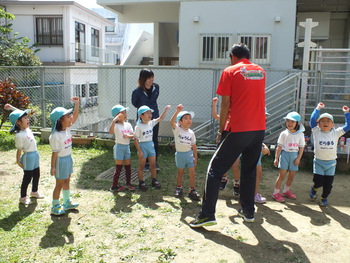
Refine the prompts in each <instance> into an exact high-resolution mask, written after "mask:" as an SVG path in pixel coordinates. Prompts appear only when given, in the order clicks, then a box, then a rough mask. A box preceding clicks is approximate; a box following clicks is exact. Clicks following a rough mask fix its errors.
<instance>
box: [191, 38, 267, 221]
mask: <svg viewBox="0 0 350 263" xmlns="http://www.w3.org/2000/svg"><path fill="white" fill-rule="evenodd" d="M249 58H250V51H249V49H248V47H247V46H246V45H244V44H235V45H233V46H232V48H231V51H230V59H231V66H229V67H227V68H226V69H225V70H224V71H223V72H222V75H221V78H220V82H219V85H218V88H217V91H216V93H217V94H218V95H220V96H221V97H222V102H221V107H220V126H219V131H218V136H220V137H221V136H222V139H221V143H220V145H219V147H218V148H217V150H216V152H215V153H214V155H213V157H212V159H211V161H210V163H209V167H208V174H207V178H206V185H205V190H204V195H203V203H202V209H201V211H200V213H199V214H198V216H197V218H196V219H195V220H193V221H192V222H191V223H190V226H191V227H202V226H210V225H215V224H216V219H215V208H216V203H217V199H218V194H219V187H220V182H221V178H222V176H223V175H224V174H225V173H226V172H227V171H228V170H229V169H230V168H231V166H232V164H233V163H234V161H235V160H236V159H237V158H238V157H239V155H240V154H242V155H241V185H240V203H241V206H242V209H239V211H238V214H239V216H241V217H243V219H244V220H245V221H246V222H254V192H255V182H256V164H257V162H258V159H259V156H260V152H261V145H262V142H263V139H264V136H265V128H266V117H265V86H266V84H265V79H266V75H265V71H264V70H263V69H262V68H261V67H260V66H258V65H256V64H253V63H251V62H250V61H249Z"/></svg>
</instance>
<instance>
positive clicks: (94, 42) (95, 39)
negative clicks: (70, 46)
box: [91, 28, 100, 57]
mask: <svg viewBox="0 0 350 263" xmlns="http://www.w3.org/2000/svg"><path fill="white" fill-rule="evenodd" d="M99 47H100V31H99V30H97V29H95V28H91V55H92V56H93V57H98V55H99V51H98V48H99Z"/></svg>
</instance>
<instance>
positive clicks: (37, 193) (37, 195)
mask: <svg viewBox="0 0 350 263" xmlns="http://www.w3.org/2000/svg"><path fill="white" fill-rule="evenodd" d="M30 197H33V198H36V199H43V198H45V196H44V195H42V194H41V193H39V192H31V193H30Z"/></svg>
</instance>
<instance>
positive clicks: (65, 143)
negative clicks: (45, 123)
mask: <svg viewBox="0 0 350 263" xmlns="http://www.w3.org/2000/svg"><path fill="white" fill-rule="evenodd" d="M49 141H50V146H51V149H52V151H53V152H58V157H63V156H68V155H70V154H72V134H71V133H70V128H67V129H66V130H65V131H55V132H54V133H52V134H51V135H50V137H49Z"/></svg>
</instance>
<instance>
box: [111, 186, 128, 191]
mask: <svg viewBox="0 0 350 263" xmlns="http://www.w3.org/2000/svg"><path fill="white" fill-rule="evenodd" d="M109 190H110V191H116V192H122V191H124V190H125V187H124V186H122V185H117V186H116V187H113V186H112V187H111V188H110V189H109Z"/></svg>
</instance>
